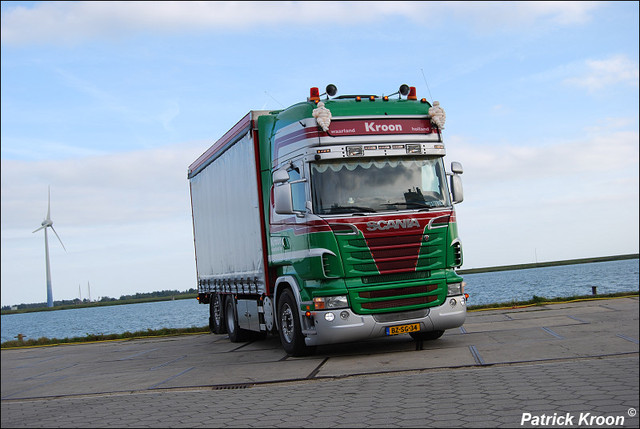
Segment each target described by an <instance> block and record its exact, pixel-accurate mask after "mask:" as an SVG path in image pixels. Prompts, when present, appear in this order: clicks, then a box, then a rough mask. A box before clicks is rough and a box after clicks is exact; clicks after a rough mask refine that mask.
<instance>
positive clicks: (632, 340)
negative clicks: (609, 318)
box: [616, 334, 640, 344]
mask: <svg viewBox="0 0 640 429" xmlns="http://www.w3.org/2000/svg"><path fill="white" fill-rule="evenodd" d="M616 337H620V338H622V339H623V340H627V341H631V342H632V343H635V344H640V342H639V341H638V340H636V339H635V338H631V337H627V336H626V335H622V334H616Z"/></svg>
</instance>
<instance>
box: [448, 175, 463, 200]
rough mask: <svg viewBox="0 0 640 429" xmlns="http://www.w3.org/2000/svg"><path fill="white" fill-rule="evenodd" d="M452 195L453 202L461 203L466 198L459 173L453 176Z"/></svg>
mask: <svg viewBox="0 0 640 429" xmlns="http://www.w3.org/2000/svg"><path fill="white" fill-rule="evenodd" d="M451 196H452V197H453V204H458V203H461V202H462V200H464V195H463V193H462V178H461V177H460V176H459V175H458V174H453V175H452V176H451Z"/></svg>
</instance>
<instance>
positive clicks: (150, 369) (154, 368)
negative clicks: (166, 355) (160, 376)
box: [149, 355, 187, 371]
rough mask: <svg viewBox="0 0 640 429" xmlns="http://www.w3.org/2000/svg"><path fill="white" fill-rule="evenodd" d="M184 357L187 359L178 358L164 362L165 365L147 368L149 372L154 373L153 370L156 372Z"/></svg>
mask: <svg viewBox="0 0 640 429" xmlns="http://www.w3.org/2000/svg"><path fill="white" fill-rule="evenodd" d="M186 357H187V355H183V356H180V357H179V358H176V359H173V360H170V361H169V362H165V363H163V364H160V365H157V366H154V367H153V368H149V371H155V370H156V369H158V368H162V367H165V366H167V365H169V364H171V363H174V362H177V361H179V360H182V359H184V358H186Z"/></svg>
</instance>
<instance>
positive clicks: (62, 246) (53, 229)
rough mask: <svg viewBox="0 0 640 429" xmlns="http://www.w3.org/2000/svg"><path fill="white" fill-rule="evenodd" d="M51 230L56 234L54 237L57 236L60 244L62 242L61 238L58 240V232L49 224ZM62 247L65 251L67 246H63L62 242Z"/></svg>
mask: <svg viewBox="0 0 640 429" xmlns="http://www.w3.org/2000/svg"><path fill="white" fill-rule="evenodd" d="M51 230H52V231H53V233H54V234H55V235H56V237H58V241H60V244H62V240H60V236H59V235H58V233H57V232H56V230H55V229H54V228H53V225H51ZM62 248H63V249H64V251H65V252H66V251H67V248H66V247H64V244H62Z"/></svg>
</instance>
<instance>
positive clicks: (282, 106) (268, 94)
mask: <svg viewBox="0 0 640 429" xmlns="http://www.w3.org/2000/svg"><path fill="white" fill-rule="evenodd" d="M264 93H265V94H266V95H268V96H269V97H271V99H272V100H273V101H275V102H276V103H278V104H279V105H280V106H282V108H283V109H284V108H285V106H284V104H282V103H281V102H279V101H278V100H276V99H275V98H273V95H271V94H269V93H268V92H267V91H265V92H264Z"/></svg>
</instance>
